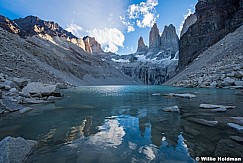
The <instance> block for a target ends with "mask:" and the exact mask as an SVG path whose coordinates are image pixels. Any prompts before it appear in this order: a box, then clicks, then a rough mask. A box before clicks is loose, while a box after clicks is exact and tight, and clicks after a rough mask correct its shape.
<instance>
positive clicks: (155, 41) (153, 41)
mask: <svg viewBox="0 0 243 163" xmlns="http://www.w3.org/2000/svg"><path fill="white" fill-rule="evenodd" d="M159 45H160V36H159V29H158V27H157V24H156V23H155V24H154V25H153V27H152V29H151V31H150V33H149V48H150V49H154V48H158V47H159Z"/></svg>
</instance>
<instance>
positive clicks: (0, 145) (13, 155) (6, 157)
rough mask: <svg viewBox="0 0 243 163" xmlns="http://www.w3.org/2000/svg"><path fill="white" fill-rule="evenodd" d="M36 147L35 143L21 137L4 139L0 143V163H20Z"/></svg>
mask: <svg viewBox="0 0 243 163" xmlns="http://www.w3.org/2000/svg"><path fill="white" fill-rule="evenodd" d="M36 145H37V141H34V140H25V139H23V138H21V137H18V138H13V137H10V136H8V137H5V138H4V139H3V140H1V141H0V151H1V152H0V162H1V163H13V162H16V163H22V162H25V161H26V159H27V157H28V155H29V154H30V153H31V152H32V151H33V149H34V147H35V146H36Z"/></svg>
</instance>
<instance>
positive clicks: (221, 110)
mask: <svg viewBox="0 0 243 163" xmlns="http://www.w3.org/2000/svg"><path fill="white" fill-rule="evenodd" d="M210 111H212V112H226V111H227V109H226V108H216V109H211V110H210Z"/></svg>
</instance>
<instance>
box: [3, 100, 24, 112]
mask: <svg viewBox="0 0 243 163" xmlns="http://www.w3.org/2000/svg"><path fill="white" fill-rule="evenodd" d="M2 105H3V106H4V107H5V108H6V110H8V111H9V112H15V111H18V110H21V109H23V108H24V107H23V106H22V105H19V104H16V103H15V102H12V101H10V100H5V99H4V100H3V101H2Z"/></svg>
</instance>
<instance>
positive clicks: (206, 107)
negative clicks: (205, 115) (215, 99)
mask: <svg viewBox="0 0 243 163" xmlns="http://www.w3.org/2000/svg"><path fill="white" fill-rule="evenodd" d="M199 107H200V108H203V109H216V108H221V109H222V108H224V109H234V108H235V107H236V106H225V105H212V104H200V106H199Z"/></svg>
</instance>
